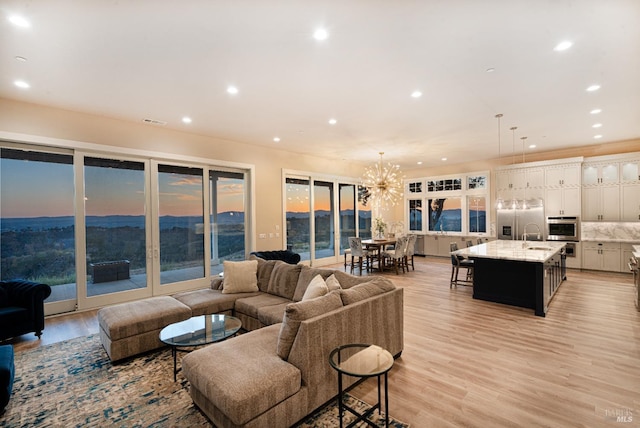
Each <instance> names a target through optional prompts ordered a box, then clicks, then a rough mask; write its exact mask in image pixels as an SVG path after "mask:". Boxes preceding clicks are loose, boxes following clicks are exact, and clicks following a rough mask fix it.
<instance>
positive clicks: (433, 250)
mask: <svg viewBox="0 0 640 428" xmlns="http://www.w3.org/2000/svg"><path fill="white" fill-rule="evenodd" d="M424 251H425V254H426V255H427V256H437V255H438V237H437V236H435V235H425V237H424Z"/></svg>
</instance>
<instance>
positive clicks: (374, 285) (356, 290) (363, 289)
mask: <svg viewBox="0 0 640 428" xmlns="http://www.w3.org/2000/svg"><path fill="white" fill-rule="evenodd" d="M395 288H396V287H395V285H393V283H392V282H391V281H389V280H388V279H386V278H373V279H369V281H368V282H365V283H362V284H358V285H354V286H353V287H351V288H349V289H347V290H340V297H341V298H342V304H344V305H345V306H346V305H350V304H352V303H355V302H359V301H361V300H364V299H368V298H369V297H372V296H375V295H378V294H382V293H386V292H387V291H391V290H393V289H395Z"/></svg>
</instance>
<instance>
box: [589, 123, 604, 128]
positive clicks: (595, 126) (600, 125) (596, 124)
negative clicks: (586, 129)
mask: <svg viewBox="0 0 640 428" xmlns="http://www.w3.org/2000/svg"><path fill="white" fill-rule="evenodd" d="M591 127H592V128H602V124H601V123H594V124H593V126H591Z"/></svg>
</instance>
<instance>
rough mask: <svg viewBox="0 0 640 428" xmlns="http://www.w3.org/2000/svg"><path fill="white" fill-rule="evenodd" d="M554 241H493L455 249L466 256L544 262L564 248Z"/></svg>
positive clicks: (562, 244) (561, 244) (561, 243)
mask: <svg viewBox="0 0 640 428" xmlns="http://www.w3.org/2000/svg"><path fill="white" fill-rule="evenodd" d="M564 246H565V243H564V242H554V241H526V242H525V241H503V240H497V241H491V242H487V243H486V244H480V245H474V246H473V247H469V248H463V249H461V250H458V251H455V253H456V254H459V255H462V256H465V257H477V258H486V259H501V260H514V261H522V262H536V263H544V262H546V261H547V260H549V259H550V258H551V257H553V256H554V255H555V254H557V253H558V252H559V251H560V250H562V248H564Z"/></svg>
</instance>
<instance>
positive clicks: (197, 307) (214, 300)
mask: <svg viewBox="0 0 640 428" xmlns="http://www.w3.org/2000/svg"><path fill="white" fill-rule="evenodd" d="M256 294H257V293H256ZM251 295H252V294H250V293H235V294H223V293H222V291H221V290H212V289H210V288H203V289H201V290H191V291H183V292H181V293H178V294H174V295H173V298H174V299H176V300H179V301H180V302H182V303H184V304H185V305H187V306H189V307H190V308H191V311H192V312H193V313H192V316H194V317H195V316H198V315H206V314H220V313H223V312H230V311H233V308H234V304H235V302H236V299H238V298H239V297H248V296H251Z"/></svg>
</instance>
